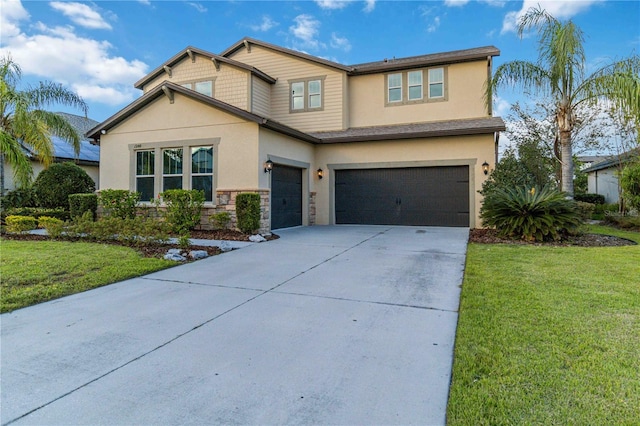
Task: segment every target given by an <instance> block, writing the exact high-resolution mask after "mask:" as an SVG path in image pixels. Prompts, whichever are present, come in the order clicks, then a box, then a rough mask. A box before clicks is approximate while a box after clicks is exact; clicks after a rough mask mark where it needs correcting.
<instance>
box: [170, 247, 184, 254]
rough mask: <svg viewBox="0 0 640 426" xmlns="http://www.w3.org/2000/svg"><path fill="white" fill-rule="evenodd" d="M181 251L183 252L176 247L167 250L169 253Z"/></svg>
mask: <svg viewBox="0 0 640 426" xmlns="http://www.w3.org/2000/svg"><path fill="white" fill-rule="evenodd" d="M180 253H181V250H180V249H176V248H173V249H169V250H167V254H180Z"/></svg>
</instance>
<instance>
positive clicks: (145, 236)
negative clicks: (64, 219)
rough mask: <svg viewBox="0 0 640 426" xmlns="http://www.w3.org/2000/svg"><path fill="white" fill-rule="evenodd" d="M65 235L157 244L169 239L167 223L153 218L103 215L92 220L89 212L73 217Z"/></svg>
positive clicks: (137, 243)
mask: <svg viewBox="0 0 640 426" xmlns="http://www.w3.org/2000/svg"><path fill="white" fill-rule="evenodd" d="M66 236H68V237H70V238H75V237H79V236H82V237H84V238H87V239H91V240H96V241H109V240H116V241H121V242H126V243H128V244H132V245H145V244H158V243H164V242H166V241H167V240H168V239H169V225H168V224H167V223H166V222H163V221H160V220H156V219H153V218H146V217H140V216H136V217H135V218H133V219H121V218H119V217H113V216H111V217H105V218H102V219H99V220H97V221H95V222H94V221H93V218H92V216H91V213H90V212H85V214H84V215H82V216H81V217H78V218H75V219H74V220H73V222H72V223H71V224H70V225H69V226H67V228H66Z"/></svg>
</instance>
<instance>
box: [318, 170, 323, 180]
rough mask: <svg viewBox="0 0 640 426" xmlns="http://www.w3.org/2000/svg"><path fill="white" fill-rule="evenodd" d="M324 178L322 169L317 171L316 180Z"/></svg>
mask: <svg viewBox="0 0 640 426" xmlns="http://www.w3.org/2000/svg"><path fill="white" fill-rule="evenodd" d="M323 177H324V172H323V171H322V169H318V179H322V178H323Z"/></svg>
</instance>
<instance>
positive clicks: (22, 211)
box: [3, 207, 69, 221]
mask: <svg viewBox="0 0 640 426" xmlns="http://www.w3.org/2000/svg"><path fill="white" fill-rule="evenodd" d="M3 213H4V212H3ZM6 214H7V215H14V216H33V217H35V218H36V219H38V218H40V217H41V216H49V217H55V218H56V219H60V220H62V221H65V220H69V212H68V211H65V210H64V209H60V208H58V209H44V208H40V207H19V208H12V209H8V210H6Z"/></svg>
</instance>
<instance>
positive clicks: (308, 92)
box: [289, 77, 324, 112]
mask: <svg viewBox="0 0 640 426" xmlns="http://www.w3.org/2000/svg"><path fill="white" fill-rule="evenodd" d="M323 80H324V77H313V78H308V79H304V80H297V81H290V82H289V87H290V91H291V106H290V111H291V112H304V111H321V110H322V97H323V92H322V85H323Z"/></svg>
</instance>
